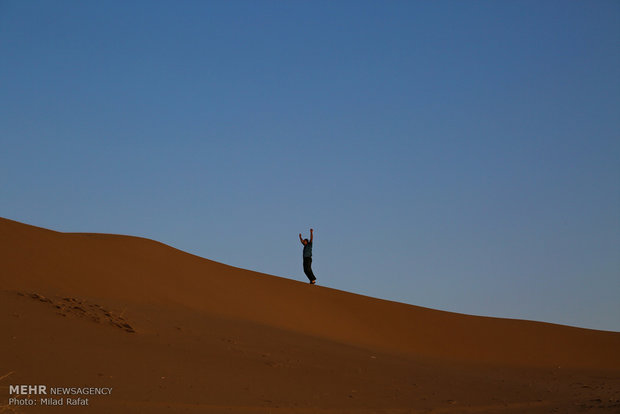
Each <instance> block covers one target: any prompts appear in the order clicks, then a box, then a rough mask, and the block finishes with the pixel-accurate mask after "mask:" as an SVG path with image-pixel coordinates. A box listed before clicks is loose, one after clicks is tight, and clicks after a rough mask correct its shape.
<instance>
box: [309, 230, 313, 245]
mask: <svg viewBox="0 0 620 414" xmlns="http://www.w3.org/2000/svg"><path fill="white" fill-rule="evenodd" d="M313 236H314V229H310V243H312V237H313Z"/></svg>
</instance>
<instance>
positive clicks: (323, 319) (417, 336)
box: [0, 219, 620, 369]
mask: <svg viewBox="0 0 620 414" xmlns="http://www.w3.org/2000/svg"><path fill="white" fill-rule="evenodd" d="M0 234H1V239H0V251H1V252H2V258H1V262H2V267H3V271H2V281H1V282H2V286H3V289H5V290H15V291H21V292H46V293H48V294H55V295H60V296H62V295H64V296H67V297H74V296H75V297H83V298H92V299H97V298H101V299H110V300H121V301H128V302H131V303H137V304H163V305H166V304H167V305H181V306H184V307H188V308H191V309H195V310H197V311H200V312H204V313H206V314H211V315H216V316H220V317H226V318H230V319H238V320H245V321H252V322H255V323H259V324H262V325H265V326H271V327H275V328H279V329H284V330H289V331H293V332H298V333H302V334H304V335H310V336H316V337H318V338H324V339H329V340H333V341H336V342H341V343H344V344H352V345H356V346H360V347H365V348H370V349H380V350H384V351H389V352H397V353H402V354H407V355H415V356H428V357H436V358H448V359H454V360H467V361H480V362H501V363H506V364H517V365H523V364H526V365H541V366H545V365H548V366H565V367H588V368H612V369H618V368H620V353H618V352H617V350H618V349H620V333H615V332H603V331H595V330H587V329H580V328H573V327H567V326H560V325H553V324H547V323H540V322H531V321H521V320H509V319H499V318H488V317H478V316H468V315H462V314H455V313H450V312H443V311H436V310H432V309H427V308H421V307H416V306H412V305H406V304H402V303H396V302H390V301H386V300H380V299H375V298H371V297H366V296H361V295H356V294H351V293H347V292H343V291H338V290H334V289H329V288H325V287H321V286H309V285H308V284H306V283H302V282H296V281H293V280H289V279H285V278H280V277H276V276H271V275H266V274H261V273H257V272H252V271H248V270H243V269H239V268H235V267H232V266H227V265H224V264H221V263H217V262H214V261H211V260H207V259H203V258H200V257H197V256H194V255H191V254H188V253H185V252H182V251H180V250H177V249H174V248H172V247H170V246H167V245H164V244H162V243H159V242H155V241H152V240H148V239H143V238H138V237H131V236H119V235H108V234H87V233H84V234H82V233H59V232H55V231H51V230H46V229H42V228H38V227H34V226H29V225H25V224H21V223H18V222H15V221H11V220H8V219H0Z"/></svg>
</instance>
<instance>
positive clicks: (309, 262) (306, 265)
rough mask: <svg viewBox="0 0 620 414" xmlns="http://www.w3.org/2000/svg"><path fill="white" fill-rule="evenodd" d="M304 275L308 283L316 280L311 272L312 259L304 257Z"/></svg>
mask: <svg viewBox="0 0 620 414" xmlns="http://www.w3.org/2000/svg"><path fill="white" fill-rule="evenodd" d="M304 273H305V274H306V276H307V277H308V279H309V280H310V283H312V282H314V281H315V280H316V277H315V276H314V273H313V272H312V258H310V257H304Z"/></svg>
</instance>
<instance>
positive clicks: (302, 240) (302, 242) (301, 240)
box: [299, 233, 304, 244]
mask: <svg viewBox="0 0 620 414" xmlns="http://www.w3.org/2000/svg"><path fill="white" fill-rule="evenodd" d="M299 241H300V242H301V244H304V239H302V238H301V233H299Z"/></svg>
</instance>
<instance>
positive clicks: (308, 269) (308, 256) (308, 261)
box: [299, 229, 316, 285]
mask: <svg viewBox="0 0 620 414" xmlns="http://www.w3.org/2000/svg"><path fill="white" fill-rule="evenodd" d="M313 233H314V229H310V240H308V239H302V238H301V233H299V241H300V242H301V244H303V245H304V273H305V274H306V276H308V279H309V280H310V284H311V285H314V284H315V283H316V277H315V276H314V273H312V239H313V236H314V234H313Z"/></svg>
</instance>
